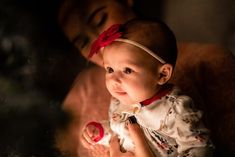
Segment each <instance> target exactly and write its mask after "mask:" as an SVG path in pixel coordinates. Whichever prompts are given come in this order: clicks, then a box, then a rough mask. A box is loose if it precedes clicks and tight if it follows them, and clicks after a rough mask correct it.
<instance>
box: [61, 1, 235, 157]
mask: <svg viewBox="0 0 235 157" xmlns="http://www.w3.org/2000/svg"><path fill="white" fill-rule="evenodd" d="M92 1H93V2H97V1H96V0H90V1H87V2H90V6H92V7H89V8H95V7H94V6H97V3H91V2H92ZM114 1H115V2H114ZM117 1H118V0H109V3H107V0H100V3H99V5H102V6H106V7H105V8H106V9H107V7H108V6H109V7H108V8H109V9H107V10H106V9H104V10H102V12H98V13H99V14H95V16H93V17H96V18H95V20H94V21H96V20H97V19H98V21H100V20H99V19H103V18H104V15H105V16H106V18H105V20H102V21H103V22H102V24H101V25H98V27H96V26H92V25H91V24H87V23H86V22H85V21H82V20H79V19H78V18H76V16H77V15H76V14H73V15H74V16H70V17H71V20H69V21H70V22H68V23H67V25H65V24H63V25H62V28H64V32H65V35H66V36H67V37H68V39H69V40H70V41H71V39H73V38H74V36H76V35H77V34H78V32H80V33H81V32H87V33H85V35H88V38H89V43H88V45H86V46H85V49H81V48H80V46H79V45H80V42H78V41H76V42H74V41H72V42H73V43H74V45H75V46H76V47H77V48H78V50H81V52H82V54H83V55H84V56H85V57H86V56H87V55H86V54H87V52H88V50H89V46H90V43H91V42H92V41H93V40H94V39H95V38H96V37H97V35H98V34H99V33H101V32H102V31H103V30H105V29H106V28H107V27H109V26H110V25H112V24H115V23H123V22H125V21H127V20H128V19H131V18H133V17H135V16H134V13H133V12H132V10H131V4H132V3H131V2H132V1H131V0H126V5H123V4H118V3H116V2H117ZM110 4H115V5H112V7H113V6H115V8H116V9H115V8H112V9H111V8H110V7H111V6H110ZM120 9H121V11H120ZM87 10H89V9H87ZM93 10H96V9H93ZM108 10H109V12H108ZM110 10H111V11H112V12H110ZM77 11H78V13H79V15H82V12H81V10H77ZM100 13H101V14H100ZM85 15H90V14H89V13H87V14H85ZM107 15H108V16H107ZM114 15H115V16H114ZM83 16H84V14H83ZM84 17H85V16H84ZM99 17H101V18H99ZM107 17H108V18H107ZM93 23H94V22H93ZM98 23H99V22H98ZM87 28H89V29H87ZM91 30H92V31H91ZM178 50H179V52H178V54H179V55H178V59H177V63H176V67H175V72H174V74H173V78H172V80H171V81H172V82H173V83H175V84H178V85H179V87H180V88H181V89H182V90H183V91H185V92H186V94H187V95H189V96H191V97H192V98H193V99H194V100H195V104H196V105H197V106H198V108H199V109H202V110H204V111H205V112H206V113H208V114H206V115H205V119H206V124H207V125H208V127H209V128H210V129H211V130H213V132H212V140H213V141H214V143H215V144H220V145H221V144H222V145H224V146H225V147H231V148H235V142H234V141H235V137H234V135H235V134H234V132H233V130H234V129H235V120H234V119H235V117H234V115H235V114H234V113H235V108H234V107H233V106H232V105H233V104H235V102H234V100H235V99H234V97H235V92H234V89H235V84H234V83H233V82H234V80H235V59H234V56H233V55H232V54H231V52H229V51H228V50H227V49H225V48H223V47H221V46H218V45H213V44H198V43H178ZM212 54H213V55H212ZM96 59H97V60H92V62H94V63H97V64H98V65H100V64H101V63H102V60H100V59H101V58H96ZM104 72H105V71H104V69H102V68H101V67H99V66H92V67H90V68H88V69H84V71H83V72H81V73H80V74H79V75H78V76H77V78H76V80H75V81H74V84H73V86H72V87H71V90H70V91H69V93H68V94H67V97H66V99H65V100H64V103H63V108H64V110H65V111H67V112H68V113H69V114H70V115H71V119H72V120H71V122H70V123H69V124H68V127H67V128H65V129H63V130H60V131H58V134H57V147H59V148H60V150H61V151H62V152H65V153H66V154H70V155H71V156H74V157H79V156H80V157H81V156H86V157H92V156H99V155H97V153H96V152H95V151H89V150H87V149H85V148H84V147H83V146H82V145H81V143H80V137H81V130H82V129H83V126H84V125H85V124H86V123H87V122H88V121H91V120H94V119H95V120H102V119H107V118H108V115H107V113H108V106H109V101H110V94H109V93H108V91H107V89H106V88H105V78H104V76H105V75H104ZM98 104H99V105H98ZM221 104H223V105H222V107H221ZM218 115H219V116H218ZM215 119H216V120H217V123H214V120H215ZM224 130H226V134H224V133H223V132H224ZM231 139H234V140H231Z"/></svg>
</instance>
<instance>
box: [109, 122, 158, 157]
mask: <svg viewBox="0 0 235 157" xmlns="http://www.w3.org/2000/svg"><path fill="white" fill-rule="evenodd" d="M127 127H128V130H129V133H130V136H131V138H132V139H133V141H134V144H135V152H134V153H132V152H125V153H123V152H121V151H120V144H119V141H118V137H117V136H114V137H112V138H111V141H110V150H109V157H154V155H153V153H152V152H151V150H150V148H149V146H148V144H147V142H146V140H145V136H144V133H143V131H142V130H141V128H140V126H139V125H138V124H137V123H130V122H128V125H127Z"/></svg>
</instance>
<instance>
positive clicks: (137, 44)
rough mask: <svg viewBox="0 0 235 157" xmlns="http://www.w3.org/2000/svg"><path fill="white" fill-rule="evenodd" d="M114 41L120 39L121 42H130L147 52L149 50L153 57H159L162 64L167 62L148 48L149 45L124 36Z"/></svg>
mask: <svg viewBox="0 0 235 157" xmlns="http://www.w3.org/2000/svg"><path fill="white" fill-rule="evenodd" d="M114 41H120V42H124V43H128V44H131V45H134V46H136V47H138V48H140V49H142V50H144V51H145V52H147V53H148V54H150V55H151V56H152V57H154V58H155V59H157V60H158V61H159V62H161V63H162V64H165V63H166V62H165V61H164V60H163V59H162V58H161V57H159V56H158V55H157V54H155V53H154V52H153V51H151V50H150V49H148V48H147V47H145V46H143V45H141V44H140V43H137V42H135V41H132V40H129V39H123V38H117V39H115V40H114Z"/></svg>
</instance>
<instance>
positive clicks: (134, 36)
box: [82, 19, 213, 157]
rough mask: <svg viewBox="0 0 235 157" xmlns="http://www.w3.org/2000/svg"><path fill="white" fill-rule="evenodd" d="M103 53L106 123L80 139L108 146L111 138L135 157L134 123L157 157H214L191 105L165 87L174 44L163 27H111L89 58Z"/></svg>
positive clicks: (140, 23)
mask: <svg viewBox="0 0 235 157" xmlns="http://www.w3.org/2000/svg"><path fill="white" fill-rule="evenodd" d="M95 53H102V55H103V62H104V63H103V65H104V68H105V69H106V86H107V89H108V91H109V92H110V94H111V95H112V97H113V98H112V100H111V104H110V110H109V120H108V121H103V122H94V121H93V122H89V123H88V124H87V125H86V127H85V128H84V132H83V135H82V136H83V139H85V140H87V142H88V143H89V142H90V143H92V142H91V141H94V142H96V143H98V144H103V145H107V146H108V145H109V139H110V137H111V135H112V134H117V135H118V136H119V138H120V145H121V148H122V149H123V150H124V151H133V150H134V143H133V142H132V139H131V138H130V136H129V134H128V130H127V127H126V125H127V120H128V119H131V121H132V122H133V121H135V120H136V121H137V123H138V124H139V125H140V126H141V128H142V129H143V132H144V134H145V137H146V139H147V141H148V144H149V146H150V147H151V150H152V151H153V153H154V154H155V156H160V157H164V156H168V157H171V156H174V157H175V156H194V157H195V156H198V157H203V156H212V149H213V147H212V144H211V143H210V140H209V131H208V130H207V129H206V128H205V127H204V125H203V123H202V121H201V117H202V113H201V112H200V111H198V110H196V109H195V108H194V106H193V101H192V99H191V98H190V97H188V96H186V95H181V93H180V90H179V89H178V88H177V87H176V86H174V85H172V84H170V83H169V80H170V78H171V76H172V73H173V69H174V66H175V63H176V58H177V46H176V39H175V36H174V34H173V33H172V31H171V30H170V29H169V28H168V27H167V25H166V24H164V23H163V22H161V21H149V20H141V19H135V20H131V21H129V22H127V23H126V24H124V25H119V24H116V25H113V26H111V27H110V28H109V29H107V30H106V31H105V32H103V33H102V34H101V35H99V37H98V39H97V40H96V41H94V43H93V44H92V47H91V51H90V54H89V56H88V57H92V56H93V55H95Z"/></svg>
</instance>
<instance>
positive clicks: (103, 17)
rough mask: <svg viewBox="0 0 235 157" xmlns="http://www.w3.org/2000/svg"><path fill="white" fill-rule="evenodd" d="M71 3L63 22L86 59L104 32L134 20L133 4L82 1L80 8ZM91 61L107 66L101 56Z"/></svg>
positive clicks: (127, 0)
mask: <svg viewBox="0 0 235 157" xmlns="http://www.w3.org/2000/svg"><path fill="white" fill-rule="evenodd" d="M70 1H71V0H66V3H64V5H63V6H62V7H61V9H60V15H59V22H60V25H61V27H62V28H63V30H64V33H65V35H66V36H67V37H68V39H69V40H70V41H71V42H72V43H73V44H74V45H75V47H76V48H77V49H78V50H79V51H80V52H81V53H82V55H83V56H84V57H86V58H87V55H88V53H89V50H90V46H91V43H92V42H93V41H94V40H95V39H96V37H97V36H98V35H99V34H100V33H101V32H103V31H104V30H106V29H107V28H108V27H110V26H111V25H113V24H116V23H124V22H125V21H127V20H129V19H132V18H133V17H134V14H133V12H132V10H131V5H132V0H122V2H120V1H121V0H83V1H81V0H80V1H76V4H72V3H70ZM71 4H72V5H71ZM91 61H93V62H94V63H96V64H99V65H102V63H103V62H102V56H101V55H100V54H99V55H95V56H94V57H92V58H91Z"/></svg>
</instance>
